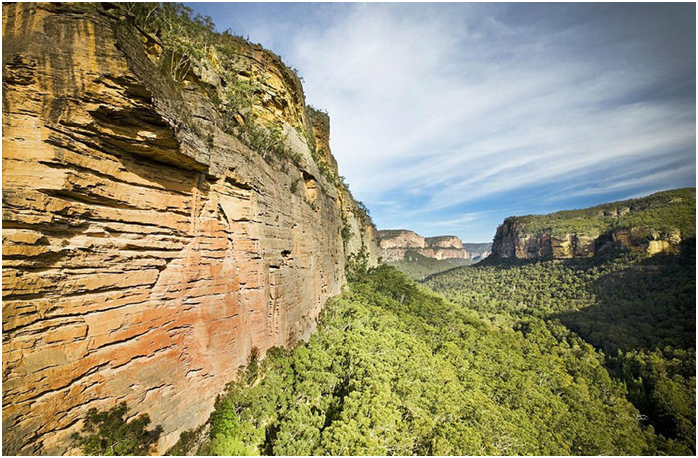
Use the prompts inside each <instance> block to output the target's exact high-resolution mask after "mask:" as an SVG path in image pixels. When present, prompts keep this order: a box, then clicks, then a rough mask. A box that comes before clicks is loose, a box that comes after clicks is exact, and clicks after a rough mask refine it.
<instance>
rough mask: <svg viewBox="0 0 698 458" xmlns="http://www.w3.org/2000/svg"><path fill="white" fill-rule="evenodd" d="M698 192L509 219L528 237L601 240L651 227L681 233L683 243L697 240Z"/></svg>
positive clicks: (665, 193)
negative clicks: (576, 236) (615, 232)
mask: <svg viewBox="0 0 698 458" xmlns="http://www.w3.org/2000/svg"><path fill="white" fill-rule="evenodd" d="M695 214H696V190H695V188H684V189H675V190H671V191H663V192H658V193H656V194H652V195H650V196H647V197H642V198H639V199H630V200H625V201H620V202H612V203H608V204H603V205H598V206H596V207H591V208H586V209H582V210H567V211H560V212H557V213H551V214H548V215H528V216H517V217H511V218H507V221H508V222H510V223H512V224H514V223H516V224H518V225H519V227H520V230H522V231H523V232H526V233H530V234H534V235H541V234H543V233H546V232H547V233H550V234H551V235H553V236H560V235H564V234H571V233H577V234H579V235H588V236H591V237H598V236H599V235H601V234H603V233H605V232H608V231H610V230H613V229H621V228H624V229H631V228H636V227H649V228H652V229H655V230H657V231H658V232H659V233H660V235H663V236H668V235H671V234H672V233H673V232H674V231H676V230H679V231H680V232H681V237H682V238H683V239H688V238H695V236H696V216H695Z"/></svg>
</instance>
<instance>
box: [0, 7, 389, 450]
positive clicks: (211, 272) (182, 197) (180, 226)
mask: <svg viewBox="0 0 698 458" xmlns="http://www.w3.org/2000/svg"><path fill="white" fill-rule="evenodd" d="M2 12H3V66H4V71H3V87H4V91H3V157H2V160H3V174H2V180H3V232H2V236H3V269H2V275H3V280H2V285H3V288H2V298H3V299H2V303H3V319H2V324H3V349H2V351H3V452H4V453H5V454H39V453H40V454H62V453H65V452H66V451H68V452H70V449H69V439H68V437H69V435H70V434H71V433H73V432H75V431H77V430H79V428H80V426H81V424H82V423H81V419H82V418H83V417H84V415H85V413H86V412H87V411H88V409H90V408H92V407H95V408H98V409H107V408H110V407H113V406H114V405H116V404H117V403H118V402H121V401H126V402H127V403H128V405H129V407H130V408H131V414H133V415H137V414H139V413H148V414H149V415H150V418H151V419H152V422H153V425H161V426H162V427H163V429H164V432H163V435H162V436H161V438H160V442H159V443H158V447H157V451H158V452H160V453H162V452H164V451H165V450H167V449H168V448H169V447H170V446H172V445H173V444H174V443H175V442H176V441H177V439H178V437H179V434H180V433H181V432H182V431H184V430H187V429H190V428H193V427H196V426H198V425H200V424H202V423H203V422H204V421H206V420H207V418H208V415H209V413H210V412H211V411H212V409H213V403H214V400H215V397H216V395H217V394H219V393H221V391H222V390H223V388H224V386H225V384H226V383H227V382H229V381H230V380H232V379H233V378H234V377H235V376H236V374H237V370H238V367H239V366H240V365H241V364H243V363H245V362H246V359H247V357H248V355H249V353H250V351H251V349H252V348H253V347H257V348H259V349H260V350H261V352H262V354H263V353H264V352H265V351H266V350H267V349H269V348H270V347H272V346H287V345H292V344H294V343H295V342H297V341H299V340H301V339H306V338H307V337H308V336H309V335H310V334H311V333H312V332H313V330H314V329H315V327H316V319H317V317H318V314H319V312H320V310H321V308H322V306H323V304H324V302H325V300H326V299H327V298H328V297H330V296H332V295H335V294H337V293H339V292H340V289H341V287H342V285H343V283H344V265H345V257H346V255H347V254H348V253H349V252H350V251H351V249H350V247H347V246H345V243H344V241H343V240H342V237H341V231H342V227H343V226H344V224H345V220H347V219H348V218H353V216H352V215H353V213H352V212H351V211H348V210H351V209H352V205H355V203H354V201H353V199H351V196H350V195H349V194H348V192H346V191H345V190H344V189H343V188H338V187H336V186H334V185H333V184H332V183H330V182H329V181H328V180H327V179H326V178H325V177H323V176H322V175H321V174H320V173H319V171H318V168H317V165H316V164H315V163H314V162H312V161H311V160H304V161H303V162H301V164H300V165H295V164H293V163H290V162H288V163H285V164H279V163H269V162H267V161H265V160H264V159H263V158H261V157H260V155H259V154H257V153H256V152H255V151H252V150H250V149H249V148H247V147H246V146H244V145H243V144H242V143H240V142H239V141H238V140H237V139H236V138H234V137H233V136H231V135H228V134H226V133H224V132H223V131H221V130H220V129H219V128H218V127H216V124H215V123H214V122H213V120H214V119H213V118H214V117H215V116H216V112H215V110H214V109H213V107H212V106H211V104H210V102H209V101H208V99H207V96H206V95H205V92H204V91H202V90H200V88H199V87H198V86H197V83H196V81H194V82H185V85H184V89H182V88H180V87H178V86H176V85H175V84H174V83H173V82H172V81H171V80H168V78H167V77H166V76H165V75H163V74H162V72H160V71H158V70H157V68H156V67H155V65H154V63H153V62H152V59H151V58H150V57H149V56H148V54H147V51H146V49H147V48H146V46H144V43H145V42H146V41H147V37H145V36H143V35H142V34H141V33H140V32H139V31H138V30H137V29H136V28H135V27H133V26H132V25H131V23H130V22H129V21H128V20H126V19H125V18H119V17H116V16H114V15H110V14H109V13H108V12H102V13H94V12H80V11H75V10H72V9H71V8H70V7H69V6H60V5H55V4H26V3H25V4H11V5H3V8H2ZM253 51H254V50H253ZM253 51H250V52H249V53H250V54H251V55H252V54H255V52H256V51H254V52H253ZM257 57H259V56H257ZM258 62H259V60H258ZM261 62H263V64H264V65H266V66H267V67H264V65H262V66H261V67H259V68H258V69H257V70H258V71H268V72H269V75H271V76H270V78H269V81H271V82H270V84H277V85H279V86H280V87H279V88H277V89H278V91H277V93H276V94H277V95H276V96H275V97H277V98H278V97H282V98H283V97H286V99H284V100H285V103H281V104H279V103H276V104H275V103H274V101H275V100H276V99H275V98H274V97H271V96H270V97H271V98H270V99H269V100H267V102H266V105H265V106H268V107H271V108H269V109H270V110H272V108H273V110H272V111H269V112H268V113H267V114H268V117H269V118H270V119H272V118H273V119H274V122H278V123H281V124H284V122H286V123H287V124H288V125H292V124H293V123H295V122H296V121H297V120H298V119H300V118H302V117H303V116H306V115H305V114H304V110H305V107H304V105H302V104H303V103H304V102H303V97H302V92H301V95H300V96H299V95H298V90H299V89H298V87H292V84H291V83H292V82H289V81H288V78H287V79H284V78H281V77H280V76H279V75H280V74H282V73H283V71H282V70H283V69H282V70H279V68H278V67H275V65H281V64H280V63H276V62H275V61H273V60H272V61H269V62H267V61H264V59H262V60H261ZM289 84H291V86H288V85H289ZM284 85H287V86H288V87H286V86H284ZM270 90H271V89H270ZM279 94H280V95H279ZM264 100H266V99H264ZM276 101H277V102H278V100H276ZM278 106H281V107H285V108H284V109H279V108H278ZM259 109H260V110H263V109H265V107H260V108H259ZM202 126H207V129H208V130H209V135H208V139H207V138H206V136H205V135H204V134H202V133H200V132H201V129H202ZM326 135H327V138H329V133H327V134H326ZM328 146H329V145H328ZM296 148H297V149H298V153H299V154H300V155H301V156H302V157H304V158H305V157H309V156H310V155H309V151H308V149H307V146H306V145H305V144H300V146H297V147H296ZM327 154H329V151H328V152H327ZM328 157H329V156H328ZM294 182H300V183H301V186H299V187H298V189H294V186H293V184H294ZM313 182H314V184H313V185H312V186H311V184H312V183H313ZM312 187H314V188H313V189H310V188H312ZM352 221H353V224H354V225H353V227H352V230H353V231H354V233H355V240H362V244H365V245H367V246H368V247H369V252H370V254H371V255H372V257H373V259H374V260H375V258H376V257H377V254H378V253H377V243H376V241H375V239H372V237H375V229H374V228H373V226H371V225H368V226H366V223H365V222H364V221H362V220H356V219H354V220H352ZM358 248H359V247H354V249H353V250H354V251H356V250H357V249H358Z"/></svg>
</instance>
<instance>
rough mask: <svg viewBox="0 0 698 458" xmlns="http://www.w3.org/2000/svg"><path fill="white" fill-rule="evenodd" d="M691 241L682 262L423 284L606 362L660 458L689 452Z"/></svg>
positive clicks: (563, 265) (595, 262)
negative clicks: (568, 341) (655, 436)
mask: <svg viewBox="0 0 698 458" xmlns="http://www.w3.org/2000/svg"><path fill="white" fill-rule="evenodd" d="M691 247H695V241H694V240H691V241H688V242H687V243H685V244H684V245H683V247H682V254H681V255H679V256H674V255H658V256H654V257H648V256H646V255H640V254H626V255H623V256H620V257H617V258H614V259H606V260H603V259H584V260H569V261H543V262H533V263H531V262H519V263H512V264H508V265H503V264H499V265H489V266H482V265H478V266H474V267H468V268H461V269H457V270H453V271H450V272H447V273H444V274H440V275H437V276H435V277H432V278H430V279H429V280H428V281H427V285H428V286H429V287H431V288H433V289H434V290H435V291H438V292H440V293H441V294H443V295H445V296H446V297H447V298H448V299H450V300H452V301H454V302H456V303H458V304H461V305H463V306H465V307H468V308H470V309H473V310H477V311H478V312H479V313H481V314H482V315H483V316H486V317H488V318H489V319H490V320H492V321H493V322H500V323H509V324H510V325H511V326H513V327H518V328H519V329H521V330H525V329H526V328H527V326H529V324H525V325H524V324H523V323H531V322H538V323H542V325H545V326H548V327H562V326H564V328H566V329H570V330H572V331H574V332H575V333H576V334H578V335H579V336H581V337H582V338H583V339H584V340H585V341H586V342H589V343H591V344H593V345H594V346H595V347H596V348H598V349H599V350H602V351H604V352H606V354H609V355H612V356H611V357H609V358H608V359H607V360H606V364H607V367H608V368H609V370H610V372H611V374H612V375H613V376H614V377H615V378H616V379H618V380H620V381H622V382H623V383H624V385H625V386H626V387H627V389H628V399H629V400H630V401H632V403H633V404H634V405H635V406H636V407H637V408H638V409H639V410H640V412H641V414H642V415H643V418H644V419H645V420H646V421H647V422H648V423H649V424H651V425H652V426H653V427H654V429H655V430H656V431H657V432H658V433H660V434H661V437H660V438H659V442H658V443H657V447H658V449H659V451H661V452H662V453H669V454H693V453H695V320H696V315H695V313H696V308H695V297H696V296H695V294H696V293H695V291H696V289H695V287H696V286H695V278H696V270H695V249H693V250H691Z"/></svg>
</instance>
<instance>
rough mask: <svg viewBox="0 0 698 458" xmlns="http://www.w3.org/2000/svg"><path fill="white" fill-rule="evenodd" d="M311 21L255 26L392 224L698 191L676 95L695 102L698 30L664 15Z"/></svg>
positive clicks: (438, 12)
mask: <svg viewBox="0 0 698 458" xmlns="http://www.w3.org/2000/svg"><path fill="white" fill-rule="evenodd" d="M298 8H303V10H302V13H303V15H302V25H303V27H295V26H294V24H296V22H297V21H298V17H297V16H296V17H294V18H293V19H288V20H284V18H283V17H275V18H273V19H267V18H260V19H259V20H258V21H257V22H255V23H254V24H250V28H251V30H254V33H253V35H254V36H257V37H268V40H269V43H270V44H273V45H275V46H276V45H279V46H280V48H281V49H276V47H275V48H274V50H275V51H277V52H281V53H282V55H283V57H284V60H285V61H287V62H289V63H290V64H291V65H293V66H295V67H297V68H299V69H300V72H301V74H302V75H303V77H304V79H305V81H306V83H305V89H306V94H307V100H308V102H309V103H311V104H313V105H315V106H317V107H321V108H325V109H327V110H328V111H329V113H330V117H331V123H332V126H331V146H332V149H333V153H334V155H335V156H336V157H337V159H338V162H339V166H340V173H341V174H342V175H344V176H346V177H347V180H348V182H349V183H350V184H351V188H352V191H353V192H354V193H355V195H356V196H357V197H358V198H359V199H362V200H364V201H365V202H366V203H367V204H368V205H369V207H370V208H372V209H373V210H374V216H375V217H377V219H378V220H381V221H396V222H398V221H399V222H401V223H402V222H409V221H410V218H412V219H411V220H412V221H415V224H422V223H420V222H418V221H417V220H415V219H414V218H416V217H419V216H420V215H421V216H422V217H425V215H427V214H428V213H429V212H433V211H434V210H435V209H436V210H438V209H441V211H439V212H438V216H434V214H433V213H432V215H430V216H434V217H435V218H439V219H435V220H433V221H432V222H433V223H435V224H434V225H435V227H440V226H439V225H441V227H449V225H450V224H454V225H456V224H460V225H463V224H466V223H467V224H470V223H471V221H466V220H467V219H468V218H470V217H471V215H475V214H478V213H477V211H476V210H480V208H473V209H471V210H468V209H467V206H470V205H473V206H474V207H477V205H478V204H480V203H481V202H482V201H483V199H487V198H490V199H491V198H492V197H496V196H497V195H507V196H509V199H508V200H510V201H516V200H517V199H519V198H520V197H521V196H523V195H526V194H527V193H528V192H529V191H530V190H531V189H532V188H533V187H540V186H545V185H549V186H550V187H551V189H555V190H556V191H557V190H559V192H553V197H554V196H555V195H559V194H560V193H562V192H568V196H570V197H573V196H590V195H596V194H597V193H598V194H601V193H605V194H607V193H608V192H610V191H614V190H616V191H618V192H623V191H624V190H628V191H629V192H635V190H636V189H637V188H638V187H640V186H645V187H646V188H647V189H660V188H661V187H662V186H664V187H671V186H676V183H675V182H674V181H672V180H673V178H674V177H681V179H682V180H683V182H682V183H681V184H682V185H689V184H690V185H694V184H695V181H693V182H692V183H691V182H690V179H686V176H688V175H689V173H687V171H688V172H690V171H691V170H692V171H693V172H694V174H695V100H694V97H695V92H692V93H687V94H680V93H678V94H677V92H676V91H678V90H679V89H680V88H681V84H683V86H688V87H689V89H690V86H692V89H693V91H694V90H695V73H694V67H695V48H692V49H693V51H692V52H690V51H691V49H688V48H691V46H692V45H694V43H692V44H688V45H686V46H683V48H686V49H687V50H688V51H685V50H684V51H681V50H682V49H683V48H682V46H681V45H682V43H683V41H685V37H686V36H688V37H689V38H690V37H692V38H693V39H694V38H695V36H694V35H695V28H694V29H693V32H692V33H688V32H691V31H690V30H689V31H688V32H686V33H684V31H677V30H676V29H677V27H683V28H686V24H689V23H690V21H683V25H681V24H679V22H681V21H679V22H677V21H676V20H675V18H674V17H673V16H672V17H670V16H669V15H668V14H664V16H662V14H663V11H664V10H662V8H663V7H662V6H656V5H655V6H647V7H645V6H642V7H641V6H637V7H633V9H632V10H628V9H627V8H626V9H623V10H622V11H621V12H620V13H618V14H616V15H615V16H614V15H613V8H615V7H613V6H599V5H595V4H587V5H568V4H566V5H552V6H551V5H518V6H512V5H509V4H378V3H373V4H332V5H318V6H316V7H311V6H303V7H298ZM617 8H620V7H617ZM643 8H645V9H643ZM678 8H679V7H676V8H674V9H673V10H672V11H674V13H672V14H676V11H678ZM294 11H295V10H294ZM667 11H668V10H667ZM679 12H680V11H679ZM297 13H298V12H297ZM280 16H282V15H280ZM660 16H661V17H660ZM655 18H658V19H657V20H655ZM294 21H296V22H294ZM248 22H249V21H248ZM636 24H642V27H643V29H638V27H637V26H636ZM676 24H679V25H676ZM689 25H690V24H689ZM682 30H683V29H682ZM253 38H254V37H253ZM266 43H267V42H266V41H265V44H266ZM682 53H683V54H682ZM691 78H692V79H691ZM679 83H680V84H679ZM675 86H676V87H675ZM688 92H690V90H689V91H688ZM643 174H645V176H643ZM687 180H688V182H687ZM631 190H632V191H631ZM550 200H552V199H550ZM454 206H458V208H459V209H461V210H460V211H462V213H460V214H459V213H455V211H454V213H452V214H450V215H448V214H447V213H448V211H449V208H451V209H452V207H454ZM464 207H466V209H465V210H462V209H463V208H464ZM452 210H453V209H452ZM464 214H465V215H464ZM478 215H479V214H478ZM479 216H480V217H482V215H479ZM490 216H491V218H495V216H492V215H490ZM497 218H498V216H497ZM456 222H458V223H456ZM425 224H426V223H425ZM453 227H455V226H453ZM488 231H490V232H491V233H493V232H494V227H492V228H491V229H488ZM480 238H484V236H480Z"/></svg>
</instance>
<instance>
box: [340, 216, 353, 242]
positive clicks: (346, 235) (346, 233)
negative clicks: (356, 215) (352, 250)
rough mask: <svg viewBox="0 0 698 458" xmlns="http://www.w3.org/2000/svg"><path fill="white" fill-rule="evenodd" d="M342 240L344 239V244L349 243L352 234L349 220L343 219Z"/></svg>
mask: <svg viewBox="0 0 698 458" xmlns="http://www.w3.org/2000/svg"><path fill="white" fill-rule="evenodd" d="M341 235H342V240H343V241H344V246H346V244H347V243H349V240H351V238H352V236H353V235H354V234H353V233H352V232H351V226H350V225H349V222H348V221H346V220H344V225H343V226H342V233H341Z"/></svg>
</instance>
